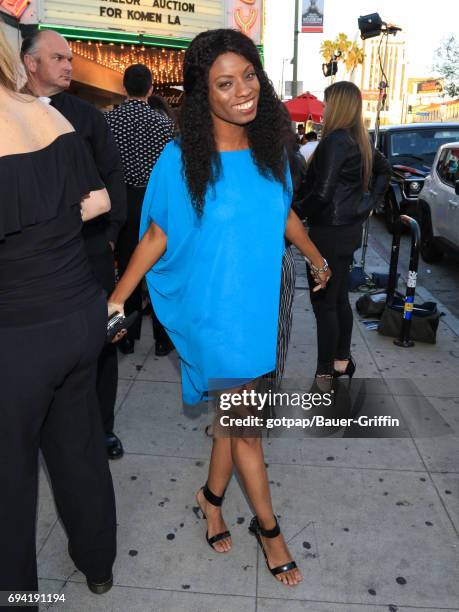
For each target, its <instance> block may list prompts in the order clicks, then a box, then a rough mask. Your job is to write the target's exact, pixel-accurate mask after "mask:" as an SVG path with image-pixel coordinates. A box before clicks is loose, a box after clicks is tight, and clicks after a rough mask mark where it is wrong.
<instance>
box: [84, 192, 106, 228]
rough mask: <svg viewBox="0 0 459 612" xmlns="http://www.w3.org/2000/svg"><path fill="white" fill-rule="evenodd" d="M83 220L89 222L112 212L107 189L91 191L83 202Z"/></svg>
mask: <svg viewBox="0 0 459 612" xmlns="http://www.w3.org/2000/svg"><path fill="white" fill-rule="evenodd" d="M80 206H81V218H82V219H83V221H89V220H90V219H94V217H98V216H99V215H103V214H104V213H107V212H108V211H109V210H110V207H111V205H110V198H109V197H108V192H107V190H106V189H98V190H97V191H91V193H89V194H88V195H87V196H86V197H84V198H83V199H82V200H81V203H80Z"/></svg>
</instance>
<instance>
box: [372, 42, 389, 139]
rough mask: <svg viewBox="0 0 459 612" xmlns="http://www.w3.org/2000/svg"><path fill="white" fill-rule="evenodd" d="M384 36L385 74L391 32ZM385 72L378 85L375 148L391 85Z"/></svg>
mask: <svg viewBox="0 0 459 612" xmlns="http://www.w3.org/2000/svg"><path fill="white" fill-rule="evenodd" d="M383 36H385V37H386V44H385V46H384V59H383V73H384V74H385V72H386V60H387V45H388V43H389V33H388V32H387V31H386V32H384V33H383ZM384 74H381V81H380V82H379V87H378V89H379V96H378V106H377V108H376V120H375V141H374V147H375V149H377V148H378V135H379V122H380V115H381V109H382V105H383V100H385V93H386V89H387V87H388V85H389V83H386V81H384Z"/></svg>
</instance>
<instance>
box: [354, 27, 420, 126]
mask: <svg viewBox="0 0 459 612" xmlns="http://www.w3.org/2000/svg"><path fill="white" fill-rule="evenodd" d="M380 43H381V41H380V39H379V38H370V39H367V40H365V41H363V52H364V55H365V59H364V62H363V65H362V67H361V69H360V70H361V76H360V84H359V83H357V84H359V85H360V88H361V90H362V97H363V111H364V119H365V123H366V125H367V126H368V127H371V126H372V125H373V124H374V121H375V119H376V111H377V106H378V97H379V89H378V88H379V84H380V82H381V81H382V80H383V74H382V70H381V66H383V65H384V55H385V56H386V57H385V70H384V72H385V75H386V78H385V79H384V80H385V81H386V82H387V83H388V87H387V90H386V93H387V97H386V101H385V105H384V108H383V110H382V111H381V117H380V119H381V124H382V125H387V124H397V123H404V122H405V114H406V109H407V95H408V78H407V66H406V48H405V41H403V39H402V40H400V39H398V38H397V39H389V40H388V43H387V52H386V51H385V41H382V43H381V44H380Z"/></svg>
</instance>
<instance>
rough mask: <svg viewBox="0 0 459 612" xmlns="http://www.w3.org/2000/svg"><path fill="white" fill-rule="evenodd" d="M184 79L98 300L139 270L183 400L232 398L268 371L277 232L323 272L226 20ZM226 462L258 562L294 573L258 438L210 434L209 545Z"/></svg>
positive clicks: (249, 61) (285, 144)
mask: <svg viewBox="0 0 459 612" xmlns="http://www.w3.org/2000/svg"><path fill="white" fill-rule="evenodd" d="M184 89H185V102H184V104H183V107H182V112H181V125H180V138H178V139H177V140H175V141H174V142H170V143H169V144H168V145H167V146H166V147H165V149H164V151H163V153H162V154H161V157H160V159H159V160H158V162H157V164H156V165H155V168H154V170H153V172H152V175H151V177H150V181H149V184H148V188H147V192H146V195H145V201H144V205H143V210H142V220H141V230H140V234H141V236H142V238H141V241H140V243H139V245H138V246H137V248H136V250H135V251H134V253H133V255H132V258H131V261H130V262H129V265H128V267H127V269H126V272H125V273H124V275H123V276H122V278H121V279H120V281H119V283H118V285H117V287H116V289H115V291H114V292H113V294H112V296H111V297H110V300H109V312H114V311H122V310H123V305H124V303H125V302H126V299H127V298H128V297H129V295H130V294H131V292H132V291H133V290H134V288H135V287H136V286H137V284H138V283H139V281H140V279H141V278H143V276H144V275H145V274H146V273H147V283H148V287H149V291H150V295H151V298H152V302H153V306H154V307H155V309H156V312H157V314H158V317H159V318H160V320H161V322H162V323H163V324H164V326H165V327H166V329H167V331H168V332H170V333H171V336H172V339H173V341H174V345H175V346H176V347H177V351H178V353H179V355H180V358H181V367H182V395H183V399H184V402H185V403H186V404H192V405H196V404H197V403H199V402H200V401H202V400H204V399H206V398H208V397H209V393H210V395H212V393H213V392H217V393H219V392H225V390H226V392H225V395H226V396H228V397H229V398H230V400H229V401H230V404H231V405H233V406H236V405H237V400H236V396H235V394H236V395H237V394H238V393H240V392H242V391H247V389H253V388H255V387H256V386H257V384H258V381H259V379H260V377H262V376H263V375H264V374H267V373H269V372H271V371H272V370H274V369H275V364H276V342H277V336H278V317H279V294H280V282H281V267H282V256H283V253H284V248H285V242H284V238H287V239H288V240H290V241H291V242H292V243H293V244H294V245H295V246H296V247H297V248H299V249H300V251H301V252H302V253H303V255H307V256H308V257H309V258H310V259H311V262H312V266H313V270H314V272H315V275H316V283H317V290H320V289H321V288H323V287H325V286H326V283H327V281H328V279H329V277H330V270H329V269H328V266H327V262H326V261H324V259H323V257H322V256H321V255H320V253H319V251H318V250H317V249H316V248H315V246H314V244H313V243H312V242H311V240H309V238H308V235H307V233H306V232H305V230H304V228H303V226H302V224H301V221H300V220H299V219H298V217H297V216H296V214H295V213H294V212H293V211H292V210H291V208H290V206H291V202H292V183H291V179H290V172H289V168H288V153H289V150H290V149H291V148H293V147H294V139H295V136H294V134H293V133H292V130H291V122H290V118H289V117H286V115H285V110H284V109H283V106H282V103H281V101H280V100H279V99H278V97H277V95H276V93H275V91H274V89H273V87H272V84H271V82H270V81H269V79H268V77H267V75H266V73H265V72H264V70H263V66H262V64H261V60H260V56H259V54H258V50H257V48H256V46H255V44H254V43H253V41H252V40H251V39H250V38H248V37H247V36H245V35H244V34H242V33H241V32H237V31H235V30H231V29H218V30H209V31H206V32H203V33H201V34H199V35H198V36H197V37H196V38H195V39H194V40H193V41H192V42H191V44H190V46H189V47H188V49H187V50H186V53H185V58H184ZM241 385H242V386H241ZM233 397H234V402H233V401H232V398H233ZM254 408H255V407H254ZM234 469H236V470H237V471H238V473H239V476H240V480H241V482H242V483H243V486H244V488H245V490H246V492H247V495H248V498H249V500H250V503H251V505H252V508H253V509H254V511H255V514H256V516H254V517H253V519H252V521H251V524H250V532H251V533H252V534H254V535H255V536H256V537H257V540H258V542H259V544H260V546H261V548H262V550H263V552H264V555H265V559H266V564H267V566H268V569H269V571H270V572H271V574H272V575H274V576H275V578H276V580H279V581H281V582H282V583H283V584H285V585H288V586H294V585H296V584H298V583H299V582H300V581H301V580H302V575H301V572H300V570H299V569H298V567H297V565H296V563H295V561H293V559H292V556H291V554H290V552H289V550H288V547H287V544H286V542H285V540H284V538H283V536H282V534H281V531H280V528H279V524H278V521H277V518H276V517H275V515H274V514H273V507H272V502H271V493H270V488H269V481H268V476H267V471H266V466H265V462H264V458H263V447H262V440H261V437H256V436H254V435H253V434H252V435H251V436H248V437H238V436H233V437H224V436H218V435H216V436H215V437H214V440H213V447H212V454H211V459H210V465H209V473H208V479H207V482H206V484H205V485H204V486H203V487H201V488H200V489H199V490H198V491H197V493H196V501H197V504H198V505H199V507H200V508H201V511H202V514H203V516H204V517H205V518H206V519H207V533H206V541H207V544H208V545H209V546H210V547H211V548H212V549H213V551H215V552H218V553H221V554H226V553H228V551H229V550H230V548H231V546H232V541H231V534H230V532H229V531H228V528H227V525H226V523H225V521H224V519H223V516H222V513H221V505H222V502H223V497H224V494H225V490H226V488H227V486H228V484H229V482H230V480H231V477H232V474H233V470H234Z"/></svg>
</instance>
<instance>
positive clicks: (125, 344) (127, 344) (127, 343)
mask: <svg viewBox="0 0 459 612" xmlns="http://www.w3.org/2000/svg"><path fill="white" fill-rule="evenodd" d="M134 342H135V340H131V338H128V337H127V336H124V338H121V340H120V341H119V342H117V345H118V348H119V349H120V351H121V352H122V353H124V354H125V355H132V353H133V352H134Z"/></svg>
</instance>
